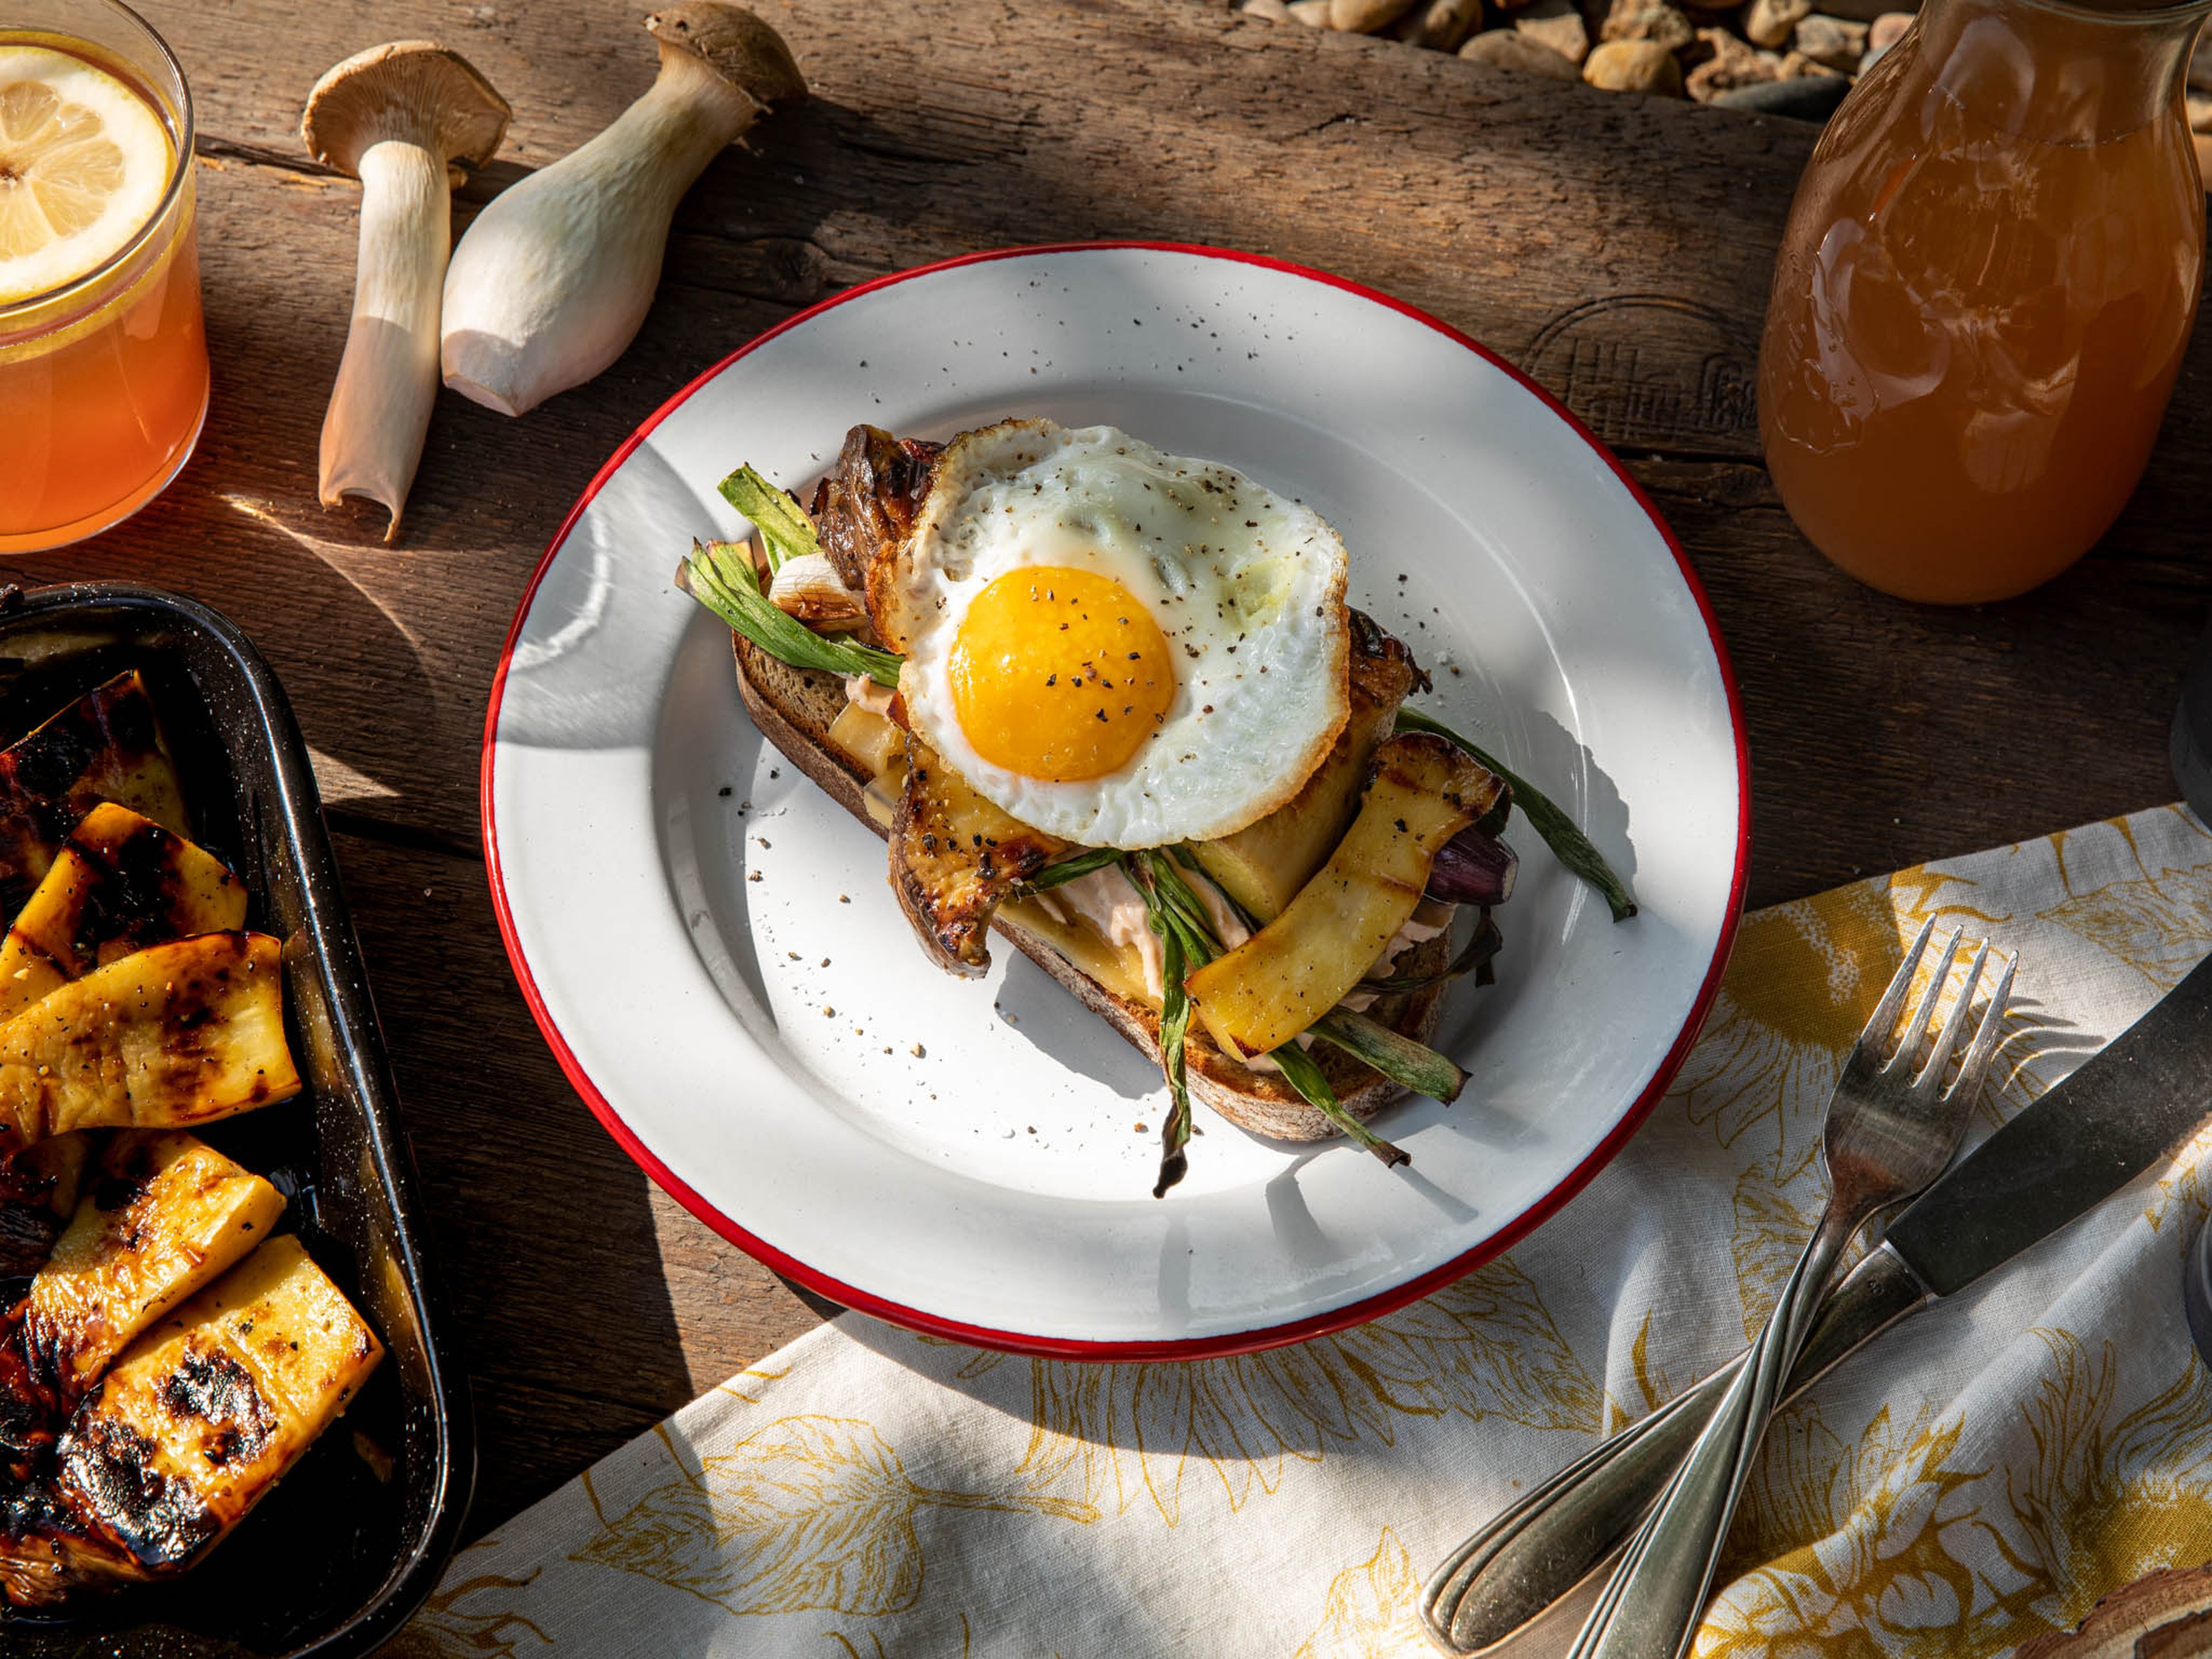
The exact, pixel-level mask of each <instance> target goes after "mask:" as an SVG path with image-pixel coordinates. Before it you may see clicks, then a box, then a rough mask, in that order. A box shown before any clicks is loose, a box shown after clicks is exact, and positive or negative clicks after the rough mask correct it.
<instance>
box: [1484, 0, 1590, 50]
mask: <svg viewBox="0 0 2212 1659" xmlns="http://www.w3.org/2000/svg"><path fill="white" fill-rule="evenodd" d="M1513 27H1514V28H1515V29H1516V30H1517V31H1519V32H1520V33H1522V34H1524V35H1526V36H1527V37H1528V39H1529V40H1534V42H1535V43H1536V44H1537V45H1538V46H1548V47H1550V48H1551V49H1552V50H1553V52H1557V53H1559V56H1560V57H1562V58H1565V59H1566V60H1567V61H1568V62H1569V63H1570V64H1579V63H1581V62H1582V61H1583V58H1587V57H1589V49H1590V43H1589V27H1588V26H1587V25H1586V24H1584V23H1583V15H1582V13H1581V12H1580V11H1578V10H1577V9H1576V8H1575V6H1574V4H1573V3H1572V0H1536V3H1535V4H1534V5H1533V6H1526V7H1523V8H1522V9H1521V10H1520V11H1518V12H1516V13H1515V14H1514V17H1513ZM1478 38H1480V37H1478Z"/></svg>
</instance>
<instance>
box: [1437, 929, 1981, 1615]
mask: <svg viewBox="0 0 2212 1659" xmlns="http://www.w3.org/2000/svg"><path fill="white" fill-rule="evenodd" d="M1935 926H1936V924H1935V922H1934V921H1933V920H1932V919H1931V920H1930V921H1929V922H1928V923H1927V924H1926V925H1924V926H1923V927H1922V928H1921V930H1920V933H1919V936H1918V937H1917V939H1914V940H1913V942H1912V948H1911V950H1910V951H1906V952H1905V961H1904V963H1903V964H1902V965H1901V966H1900V967H1899V969H1898V970H1897V974H1896V976H1895V977H1894V978H1893V979H1892V980H1891V981H1890V982H1889V987H1888V989H1887V990H1886V991H1885V992H1883V994H1882V998H1881V1002H1880V1003H1878V1004H1877V1005H1876V1006H1875V1011H1874V1013H1873V1016H1872V1017H1871V1018H1869V1020H1868V1021H1867V1024H1866V1029H1865V1030H1863V1031H1862V1032H1861V1033H1860V1034H1859V1040H1858V1042H1857V1044H1856V1045H1855V1046H1854V1047H1853V1048H1852V1049H1851V1052H1850V1057H1849V1058H1848V1059H1847V1060H1845V1061H1844V1069H1843V1074H1842V1076H1841V1077H1839V1078H1838V1079H1837V1082H1836V1092H1835V1096H1834V1098H1833V1099H1832V1100H1831V1101H1830V1102H1829V1103H1828V1117H1827V1125H1826V1133H1825V1134H1824V1137H1823V1144H1822V1147H1821V1154H1822V1158H1823V1161H1824V1162H1825V1163H1826V1166H1827V1172H1828V1182H1829V1190H1828V1201H1827V1205H1826V1208H1825V1209H1824V1210H1823V1211H1822V1212H1821V1214H1820V1225H1819V1226H1818V1227H1816V1228H1815V1229H1814V1233H1813V1237H1812V1241H1811V1242H1810V1243H1808V1244H1807V1245H1806V1247H1805V1253H1804V1255H1802V1256H1801V1257H1800V1258H1799V1259H1798V1262H1797V1266H1796V1268H1795V1269H1794V1270H1793V1271H1792V1272H1791V1273H1790V1278H1789V1279H1788V1281H1787V1282H1786V1283H1785V1284H1784V1285H1783V1287H1782V1294H1781V1296H1780V1297H1779V1299H1778V1301H1777V1302H1776V1303H1775V1306H1774V1312H1773V1313H1772V1315H1771V1316H1769V1318H1768V1320H1767V1322H1766V1326H1765V1328H1764V1329H1763V1330H1761V1331H1760V1332H1759V1340H1758V1341H1757V1342H1756V1343H1754V1344H1753V1346H1752V1350H1751V1352H1750V1354H1749V1356H1748V1358H1747V1359H1746V1361H1745V1363H1744V1364H1743V1366H1742V1368H1741V1370H1739V1371H1738V1372H1737V1374H1736V1376H1735V1381H1734V1382H1733V1383H1731V1384H1730V1385H1729V1390H1728V1393H1727V1394H1726V1395H1724V1396H1723V1399H1722V1401H1721V1403H1720V1405H1719V1407H1717V1409H1716V1410H1715V1412H1714V1413H1713V1417H1712V1420H1711V1422H1710V1423H1708V1424H1707V1425H1706V1426H1705V1432H1704V1433H1703V1434H1702V1435H1700V1436H1699V1438H1698V1442H1697V1443H1696V1444H1695V1445H1694V1446H1693V1447H1692V1448H1691V1450H1690V1454H1689V1456H1688V1457H1687V1458H1686V1460H1685V1461H1684V1462H1683V1464H1682V1466H1681V1468H1680V1469H1679V1470H1677V1471H1676V1472H1675V1474H1674V1480H1672V1481H1671V1482H1669V1483H1668V1486H1667V1489H1666V1491H1665V1492H1662V1494H1661V1495H1660V1498H1659V1502H1658V1504H1657V1505H1656V1507H1655V1508H1654V1509H1653V1510H1652V1512H1651V1514H1650V1516H1649V1517H1647V1518H1646V1519H1645V1521H1644V1524H1643V1526H1642V1527H1641V1528H1638V1532H1637V1534H1636V1536H1635V1537H1634V1538H1633V1539H1632V1540H1631V1541H1630V1542H1629V1546H1628V1549H1627V1552H1626V1554H1625V1555H1624V1557H1623V1558H1622V1559H1621V1562H1620V1565H1619V1566H1617V1567H1616V1568H1615V1569H1614V1570H1613V1577H1612V1578H1611V1579H1610V1580H1608V1581H1607V1584H1606V1587H1605V1589H1604V1592H1603V1594H1602V1595H1601V1596H1600V1597H1599V1599H1598V1603H1597V1606H1596V1607H1595V1610H1594V1611H1593V1612H1592V1613H1591V1614H1590V1616H1589V1620H1588V1622H1587V1623H1585V1624H1584V1625H1583V1628H1582V1631H1581V1632H1580V1633H1579V1634H1578V1635H1577V1637H1576V1638H1575V1643H1574V1646H1573V1648H1572V1649H1571V1659H1680V1656H1681V1655H1683V1654H1685V1653H1686V1652H1687V1651H1688V1650H1689V1646H1690V1644H1691V1641H1692V1638H1694V1637H1695V1636H1696V1634H1697V1629H1698V1625H1699V1620H1700V1618H1701V1616H1702V1615H1703V1613H1704V1612H1705V1598H1706V1596H1707V1595H1709V1594H1710V1593H1711V1589H1712V1580H1713V1574H1714V1570H1715V1569H1716V1568H1717V1566H1718V1565H1719V1561H1720V1553H1721V1549H1722V1547H1723V1544H1724V1543H1725V1542H1726V1541H1727V1537H1728V1528H1729V1522H1730V1521H1731V1520H1732V1519H1733V1518H1734V1517H1735V1510H1736V1505H1737V1504H1738V1502H1739V1501H1740V1500H1741V1498H1742V1495H1743V1487H1744V1483H1745V1481H1746V1480H1747V1478H1748V1476H1749V1474H1750V1472H1751V1467H1752V1463H1753V1459H1754V1458H1755V1457H1756V1456H1757V1455H1758V1452H1759V1443H1760V1441H1761V1440H1762V1439H1763V1438H1764V1437H1765V1433H1766V1425H1767V1419H1769V1418H1770V1417H1771V1415H1772V1414H1773V1411H1774V1407H1775V1406H1776V1405H1777V1404H1778V1394H1779V1391H1780V1389H1781V1386H1782V1383H1783V1379H1784V1377H1786V1376H1788V1375H1789V1373H1790V1365H1791V1364H1792V1363H1793V1362H1794V1361H1795V1360H1796V1357H1797V1352H1798V1350H1799V1349H1800V1348H1801V1347H1802V1346H1803V1343H1804V1340H1805V1335H1806V1333H1807V1331H1808V1328H1810V1325H1811V1323H1812V1316H1813V1311H1814V1309H1815V1308H1816V1307H1817V1306H1818V1305H1819V1304H1820V1297H1821V1296H1822V1295H1823V1294H1824V1293H1825V1292H1826V1290H1827V1287H1828V1282H1829V1280H1830V1279H1832V1277H1833V1276H1834V1273H1835V1268H1836V1264H1837V1262H1838V1260H1839V1259H1840V1258H1841V1257H1842V1255H1843V1253H1844V1249H1846V1248H1847V1247H1848V1246H1849V1244H1850V1242H1851V1240H1852V1238H1853V1237H1856V1236H1857V1233H1858V1231H1859V1229H1860V1228H1862V1227H1863V1226H1864V1225H1866V1224H1867V1223H1868V1222H1869V1220H1871V1219H1872V1218H1874V1217H1875V1215H1877V1214H1879V1213H1880V1212H1881V1211H1883V1210H1886V1209H1887V1208H1889V1207H1890V1206H1893V1205H1895V1204H1898V1203H1901V1202H1902V1201H1904V1200H1905V1199H1908V1198H1911V1197H1912V1196H1914V1195H1915V1194H1917V1193H1918V1192H1919V1191H1920V1190H1921V1189H1922V1188H1924V1187H1926V1186H1928V1185H1929V1183H1930V1182H1933V1181H1934V1180H1935V1179H1936V1176H1939V1175H1941V1174H1942V1172H1943V1169H1944V1166H1945V1165H1946V1164H1948V1163H1949V1162H1950V1161H1951V1155H1952V1153H1953V1152H1955V1151H1957V1150H1958V1145H1959V1139H1960V1136H1961V1135H1962V1134H1963V1133H1965V1130H1966V1118H1967V1115H1968V1113H1969V1111H1970V1110H1971V1109H1972V1105H1973V1102H1974V1097H1975V1096H1976V1095H1977V1094H1978V1093H1979V1091H1980V1089H1981V1084H1982V1079H1983V1077H1984V1073H1986V1072H1987V1070H1988V1067H1989V1063H1990V1055H1991V1054H1993V1053H1994V1052H1995V1051H1996V1046H1997V1039H1998V1036H1999V1035H2000V1030H2001V1027H2002V1021H2003V1018H2004V1009H2005V1003H2006V1000H2007V999H2008V997H2009V996H2010V995H2011V992H2012V977H2013V964H2012V963H2007V964H2006V965H2005V968H2004V969H2003V971H2002V974H2001V975H1999V977H1998V979H1997V981H1996V984H1995V986H1994V987H1991V989H1990V994H1989V1004H1988V1008H1987V1011H1986V1012H1984V1015H1983V1017H1982V1020H1981V1024H1980V1025H1979V1026H1978V1028H1977V1029H1976V1031H1975V1033H1974V1038H1973V1041H1972V1044H1971V1045H1970V1047H1969V1048H1968V1049H1967V1051H1966V1057H1965V1059H1964V1060H1962V1062H1961V1063H1960V1069H1959V1075H1958V1078H1957V1079H1956V1080H1955V1081H1954V1082H1953V1083H1952V1084H1951V1085H1949V1086H1948V1088H1947V1087H1946V1086H1945V1085H1944V1078H1945V1074H1946V1073H1947V1072H1948V1069H1949V1066H1950V1060H1951V1057H1952V1055H1953V1054H1954V1052H1956V1050H1957V1048H1958V1044H1959V1039H1960V1036H1961V1035H1962V1034H1963V1033H1964V1031H1965V1030H1966V1021H1967V1018H1968V1015H1969V1013H1970V1012H1971V1010H1972V1005H1973V1002H1974V999H1975V995H1976V993H1977V992H1978V989H1979V987H1980V985H1981V981H1982V976H1983V974H1984V970H1985V969H1986V968H1987V967H1988V965H1989V959H1990V947H1989V945H1988V944H1987V943H1986V942H1984V943H1982V944H1981V945H1979V946H1978V948H1977V949H1976V951H1975V952H1974V957H1973V961H1972V964H1971V965H1970V966H1969V967H1968V969H1967V970H1966V980H1965V982H1964V984H1962V985H1961V986H1960V990H1959V994H1958V999H1957V1000H1956V1001H1955V1002H1954V1004H1953V1006H1952V1008H1951V1012H1950V1014H1949V1016H1948V1018H1946V1019H1945V1020H1944V1022H1943V1024H1942V1029H1941V1030H1939V1031H1938V1032H1937V1033H1936V1037H1935V1040H1934V1042H1933V1043H1932V1045H1931V1046H1930V1048H1929V1054H1928V1057H1927V1060H1926V1061H1925V1063H1924V1064H1919V1065H1917V1066H1916V1060H1917V1057H1918V1055H1919V1052H1920V1047H1921V1042H1922V1039H1923V1036H1925V1035H1926V1032H1927V1029H1928V1025H1929V1020H1930V1018H1932V1017H1933V1015H1934V1014H1935V1012H1936V1008H1937V1006H1939V1005H1940V1003H1941V1000H1942V995H1943V991H1944V987H1945V983H1946V981H1948V978H1949V977H1950V972H1951V964H1952V963H1953V962H1954V961H1955V960H1956V959H1957V957H1958V953H1959V945H1960V937H1959V933H1958V932H1957V931H1956V930H1954V931H1953V932H1952V933H1950V934H1949V935H1948V937H1947V938H1946V939H1944V940H1943V943H1942V950H1941V952H1940V955H1939V957H1938V959H1937V960H1936V964H1935V966H1934V968H1933V969H1932V970H1931V972H1930V975H1929V981H1928V986H1927V989H1926V990H1925V991H1924V992H1923V994H1922V995H1921V998H1920V1000H1919V1002H1918V1004H1917V1006H1915V1007H1914V1009H1913V1012H1912V1016H1911V1021H1910V1023H1909V1024H1907V1025H1906V1027H1905V1031H1904V1033H1903V1034H1902V1036H1901V1037H1900V1038H1899V1041H1898V1042H1897V1046H1896V1048H1895V1050H1894V1052H1893V1053H1889V1052H1887V1051H1888V1049H1889V1044H1890V1037H1891V1032H1892V1029H1893V1027H1894V1026H1895V1024H1896V1023H1897V1016H1898V1011H1899V1009H1900V1008H1902V1007H1903V1006H1905V997H1906V996H1907V994H1909V993H1910V991H1911V986H1912V981H1913V978H1914V976H1915V975H1916V973H1917V970H1918V969H1919V967H1920V965H1921V963H1922V961H1923V958H1924V957H1926V955H1927V953H1928V941H1929V935H1930V934H1931V933H1933V932H1934V931H1935ZM1885 1055H1887V1057H1885ZM1427 1600H1428V1598H1426V1597H1425V1598H1424V1602H1425V1609H1424V1610H1425V1611H1430V1609H1429V1608H1428V1607H1427V1606H1426V1603H1427Z"/></svg>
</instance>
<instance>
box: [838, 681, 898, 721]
mask: <svg viewBox="0 0 2212 1659" xmlns="http://www.w3.org/2000/svg"><path fill="white" fill-rule="evenodd" d="M897 695H898V693H897V692H896V691H895V690H892V689H891V688H890V686H888V685H878V684H876V683H875V682H874V681H873V680H872V679H870V678H868V677H867V676H866V674H848V675H847V676H845V701H846V702H849V703H851V704H852V705H853V707H854V708H864V709H866V711H867V712H868V713H869V714H874V715H876V716H878V718H880V719H883V720H889V719H890V717H891V699H892V698H893V697H895V696H897Z"/></svg>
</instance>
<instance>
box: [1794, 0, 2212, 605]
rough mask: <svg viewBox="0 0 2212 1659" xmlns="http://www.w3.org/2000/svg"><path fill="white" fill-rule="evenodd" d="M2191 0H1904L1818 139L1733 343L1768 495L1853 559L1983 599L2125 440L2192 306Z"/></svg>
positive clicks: (2049, 571)
mask: <svg viewBox="0 0 2212 1659" xmlns="http://www.w3.org/2000/svg"><path fill="white" fill-rule="evenodd" d="M2208 12H2212V0H2195V3H2192V4H2190V5H2186V6H2175V7H2169V8H2166V9H2160V10H2155V11H2133V12H2127V11H2097V10H2087V9H2081V8H2080V7H2076V6H2073V5H2068V4H2063V3H2060V0H1929V3H1928V5H1927V7H1926V9H1923V11H1922V12H1921V14H1920V16H1919V18H1918V20H1917V21H1916V22H1915V23H1914V25H1913V26H1912V28H1911V31H1910V32H1909V33H1906V35H1905V38H1904V40H1901V41H1900V42H1899V44H1898V45H1897V46H1893V48H1891V49H1890V51H1889V52H1887V53H1886V54H1884V56H1883V57H1882V58H1881V59H1880V60H1879V61H1878V62H1877V63H1876V64H1875V66H1874V67H1873V68H1872V69H1871V70H1869V71H1868V72H1867V73H1866V74H1865V75H1864V76H1862V77H1861V78H1860V81H1859V83H1858V84H1857V87H1855V88H1853V89H1852V91H1851V94H1850V96H1849V97H1848V98H1846V99H1845V100H1844V103H1843V106H1842V107H1841V108H1840V109H1838V111H1837V112H1836V114H1835V116H1834V118H1832V120H1831V121H1830V123H1829V125H1828V127H1827V130H1826V132H1824V133H1823V134H1822V135H1821V137H1820V143H1819V145H1818V146H1817V147H1816V148H1815V149H1814V152H1813V158H1812V160H1811V161H1810V162H1809V163H1808V165H1807V167H1806V169H1805V176H1804V178H1803V179H1802V181H1801V182H1800V183H1799V185H1798V187H1797V198H1796V204H1794V205H1793V207H1792V208H1791V210H1790V222H1789V226H1788V228H1787V229H1786V231H1785V232H1784V236H1783V243H1782V249H1781V254H1780V258H1779V261H1778V264H1777V266H1776V269H1775V274H1774V289H1773V293H1772V295H1771V299H1770V301H1769V302H1768V306H1767V314H1766V329H1765V337H1764V338H1763V339H1762V341H1761V342H1760V346H1759V430H1760V435H1761V436H1762V438H1763V439H1764V441H1765V447H1766V461H1767V466H1768V469H1769V471H1771V473H1772V475H1773V477H1774V481H1775V483H1776V485H1777V487H1778V489H1780V490H1781V493H1782V499H1783V501H1784V505H1785V506H1787V507H1789V509H1790V516H1791V517H1793V518H1794V519H1796V521H1797V525H1798V527H1799V528H1800V529H1802V531H1803V532H1805V534H1806V535H1807V537H1808V538H1810V539H1811V540H1812V542H1813V544H1814V545H1815V546H1816V547H1818V548H1819V549H1820V550H1821V551H1822V552H1823V553H1825V554H1826V555H1827V556H1828V557H1829V558H1830V559H1832V561H1834V562H1835V563H1837V564H1838V565H1840V566H1841V567H1842V568H1844V569H1845V570H1847V571H1849V572H1850V574H1852V575H1854V576H1857V578H1859V580H1862V581H1864V582H1867V583H1869V584H1870V585H1872V586H1875V587H1878V588H1881V589H1882V590H1884V591H1885V592H1890V593H1894V594H1898V595H1899V596H1901V597H1903V598H1905V599H1920V600H1928V601H1934V602H1937V603H1947V604H1972V603H1976V602H1979V601H1982V600H1988V599H2005V598H2008V597H2010V596H2011V595H2013V594H2015V593H2021V592H2026V591H2027V589H2029V588H2031V587H2033V586H2036V585H2037V584H2038V583H2039V582H2043V581H2045V580H2049V579H2050V578H2051V577H2052V576H2054V575H2056V574H2058V573H2059V572H2060V571H2061V570H2063V569H2064V568H2066V567H2067V566H2069V565H2070V564H2072V563H2073V562H2075V560H2076V559H2078V558H2080V557H2081V555H2082V554H2084V553H2086V552H2087V551H2088V550H2089V548H2090V546H2091V544H2093V543H2094V542H2095V541H2096V539H2097V538H2098V537H2099V536H2100V535H2102V534H2103V533H2104V532H2105V530H2106V528H2107V527H2108V526H2110V525H2111V524H2112V520H2113V519H2115V518H2116V517H2117V516H2118V513H2119V511H2120V508H2121V507H2123V506H2124V504H2125V503H2126V501H2127V499H2128V496H2129V495H2130V493H2131V492H2132V491H2133V490H2134V489H2135V486H2136V480H2137V479H2138V478H2140V477H2142V470H2143V466H2144V464H2145V462H2146V461H2147V460H2148V459H2149V455H2150V448H2151V443H2152V441H2153V440H2154V438H2155V437H2156V435H2157V433H2158V426H2159V420H2160V416H2161V415H2162V414H2163V413H2164V411H2165V409H2166V398H2167V395H2168V394H2169V393H2170V392H2171V391H2172V386H2173V377H2174V372H2175V370H2176V369H2177V368H2179V364H2180V361H2181V354H2182V350H2183V349H2184V347H2185V345H2186V344H2187V343H2188V340H2189V331H2190V326H2191V323H2192V321H2193V320H2194V319H2195V316H2196V313H2197V290H2198V288H2199V285H2200V283H2201V281H2202V277H2203V264H2204V193H2203V182H2202V180H2201V179H2199V177H2198V174H2197V157H2196V153H2195V150H2194V148H2193V147H2192V145H2191V140H2190V134H2189V125H2188V120H2187V118H2186V116H2185V112H2184V110H2183V106H2182V94H2183V87H2184V82H2185V77H2186V74H2187V70H2188V62H2189V53H2190V48H2191V44H2192V42H2193V41H2194V40H2195V39H2196V35H2197V27H2198V25H2199V24H2200V23H2201V22H2202V21H2203V19H2204V17H2205V15H2206V14H2207V13H2208Z"/></svg>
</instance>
